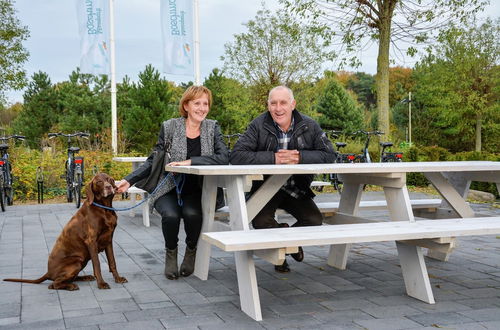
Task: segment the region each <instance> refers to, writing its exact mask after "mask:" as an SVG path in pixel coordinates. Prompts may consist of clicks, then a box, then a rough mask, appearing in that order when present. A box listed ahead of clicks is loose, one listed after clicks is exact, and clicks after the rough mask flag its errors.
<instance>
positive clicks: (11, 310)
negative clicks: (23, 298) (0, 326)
mask: <svg viewBox="0 0 500 330" xmlns="http://www.w3.org/2000/svg"><path fill="white" fill-rule="evenodd" d="M2 298H3V297H2ZM20 315H21V303H20V302H19V303H16V302H14V303H8V304H1V305H0V319H4V318H12V317H19V316H20Z"/></svg>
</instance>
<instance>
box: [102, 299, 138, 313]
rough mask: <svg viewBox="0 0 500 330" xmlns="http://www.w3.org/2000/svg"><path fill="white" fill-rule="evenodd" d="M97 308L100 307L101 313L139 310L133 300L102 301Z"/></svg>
mask: <svg viewBox="0 0 500 330" xmlns="http://www.w3.org/2000/svg"><path fill="white" fill-rule="evenodd" d="M99 306H100V307H101V310H102V312H103V313H113V312H127V311H135V310H139V306H138V305H137V303H136V302H135V301H134V299H131V298H124V299H114V300H102V301H100V302H99Z"/></svg>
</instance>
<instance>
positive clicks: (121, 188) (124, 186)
mask: <svg viewBox="0 0 500 330" xmlns="http://www.w3.org/2000/svg"><path fill="white" fill-rule="evenodd" d="M128 188H130V183H128V181H127V180H121V181H120V182H118V184H117V185H116V192H117V193H119V194H123V193H124V192H126V191H127V190H128Z"/></svg>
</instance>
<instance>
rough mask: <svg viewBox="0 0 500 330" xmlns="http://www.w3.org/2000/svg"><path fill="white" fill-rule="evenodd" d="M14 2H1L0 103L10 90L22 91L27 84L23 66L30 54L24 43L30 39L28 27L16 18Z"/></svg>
mask: <svg viewBox="0 0 500 330" xmlns="http://www.w3.org/2000/svg"><path fill="white" fill-rule="evenodd" d="M15 14H16V11H15V9H14V5H13V1H11V0H0V103H2V102H3V101H4V98H5V92H6V91H7V90H9V89H16V90H18V89H21V88H23V87H24V86H25V83H26V72H25V71H24V69H23V64H24V62H26V61H27V60H28V56H29V53H28V51H27V50H26V48H24V47H23V44H22V43H23V41H25V40H27V39H28V37H29V31H28V27H27V26H22V25H21V22H20V21H19V20H18V19H17V18H16V15H15Z"/></svg>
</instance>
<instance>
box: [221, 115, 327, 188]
mask: <svg viewBox="0 0 500 330" xmlns="http://www.w3.org/2000/svg"><path fill="white" fill-rule="evenodd" d="M292 116H293V118H294V128H293V132H292V136H291V141H290V142H289V144H288V149H289V150H294V149H296V150H299V151H300V164H321V163H333V162H334V160H335V156H336V154H335V150H334V149H333V145H332V143H331V142H330V140H328V138H327V137H326V134H325V133H324V132H323V130H322V129H321V127H320V126H319V125H318V123H317V122H316V121H314V120H313V119H312V118H310V117H308V116H306V115H303V114H301V113H300V112H298V111H297V110H293V112H292ZM278 145H279V143H278V133H277V130H276V127H275V126H274V122H273V118H272V117H271V114H270V113H269V111H266V112H265V113H263V114H262V115H260V116H259V117H257V118H255V119H254V120H253V121H252V122H251V123H250V125H249V126H248V129H247V131H246V132H245V134H244V135H243V136H241V137H240V138H239V139H238V142H236V144H235V146H234V148H233V150H232V151H231V153H230V162H231V164H233V165H243V164H275V159H274V153H275V152H277V151H278ZM293 177H294V181H295V184H296V186H297V187H298V188H299V189H300V190H302V191H303V192H305V193H306V195H309V196H310V197H313V196H314V193H313V192H312V191H311V188H310V185H311V182H312V180H313V175H294V176H293ZM260 185H262V182H261V181H254V184H253V186H252V192H254V191H255V190H256V189H257V188H258V187H260Z"/></svg>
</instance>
